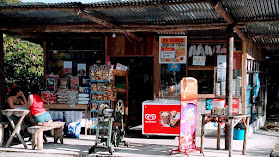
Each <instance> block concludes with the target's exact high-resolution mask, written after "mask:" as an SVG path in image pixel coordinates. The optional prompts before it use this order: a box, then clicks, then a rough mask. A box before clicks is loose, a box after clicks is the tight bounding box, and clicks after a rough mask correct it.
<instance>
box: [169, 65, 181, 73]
mask: <svg viewBox="0 0 279 157" xmlns="http://www.w3.org/2000/svg"><path fill="white" fill-rule="evenodd" d="M180 68H181V66H180V64H168V70H169V71H180Z"/></svg>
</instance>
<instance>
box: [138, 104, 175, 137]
mask: <svg viewBox="0 0 279 157" xmlns="http://www.w3.org/2000/svg"><path fill="white" fill-rule="evenodd" d="M143 117H144V118H143V133H144V134H170V135H178V134H179V122H180V105H160V104H159V105H149V104H145V105H144V106H143Z"/></svg>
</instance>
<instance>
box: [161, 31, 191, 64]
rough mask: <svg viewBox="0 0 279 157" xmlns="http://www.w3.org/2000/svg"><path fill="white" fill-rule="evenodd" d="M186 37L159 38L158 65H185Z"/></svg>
mask: <svg viewBox="0 0 279 157" xmlns="http://www.w3.org/2000/svg"><path fill="white" fill-rule="evenodd" d="M186 52H187V36H160V41H159V63H160V64H169V63H178V64H186V57H187V56H186V54H187V53H186Z"/></svg>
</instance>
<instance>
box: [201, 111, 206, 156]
mask: <svg viewBox="0 0 279 157" xmlns="http://www.w3.org/2000/svg"><path fill="white" fill-rule="evenodd" d="M204 125H205V115H202V126H201V127H202V128H201V150H202V151H203V148H204V145H203V143H204V142H203V141H204Z"/></svg>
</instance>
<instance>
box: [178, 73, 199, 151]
mask: <svg viewBox="0 0 279 157" xmlns="http://www.w3.org/2000/svg"><path fill="white" fill-rule="evenodd" d="M197 93H198V86H197V80H196V79H194V78H191V77H187V78H185V77H184V78H183V79H182V80H181V101H180V103H181V117H180V118H181V121H180V134H179V150H180V151H182V150H186V149H195V148H196V143H195V141H196V114H197V98H198V96H197Z"/></svg>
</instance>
